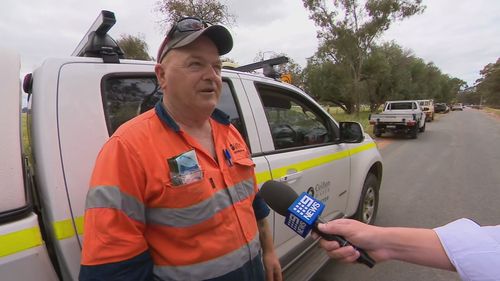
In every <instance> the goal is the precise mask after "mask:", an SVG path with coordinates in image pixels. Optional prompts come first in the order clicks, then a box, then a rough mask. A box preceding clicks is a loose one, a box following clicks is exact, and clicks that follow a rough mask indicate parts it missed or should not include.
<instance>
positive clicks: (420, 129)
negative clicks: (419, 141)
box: [418, 122, 427, 133]
mask: <svg viewBox="0 0 500 281" xmlns="http://www.w3.org/2000/svg"><path fill="white" fill-rule="evenodd" d="M426 123H427V122H426ZM426 123H424V125H423V126H422V128H419V129H418V130H419V131H420V132H421V133H423V132H425V124H426Z"/></svg>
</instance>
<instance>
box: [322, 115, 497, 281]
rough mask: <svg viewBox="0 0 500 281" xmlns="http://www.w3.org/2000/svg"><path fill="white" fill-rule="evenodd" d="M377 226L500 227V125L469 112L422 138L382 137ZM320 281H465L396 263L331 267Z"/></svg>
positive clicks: (443, 118)
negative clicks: (463, 223) (462, 223)
mask: <svg viewBox="0 0 500 281" xmlns="http://www.w3.org/2000/svg"><path fill="white" fill-rule="evenodd" d="M382 140H383V141H384V142H387V143H388V144H387V145H385V146H384V147H383V148H382V149H381V154H382V157H383V159H384V177H383V181H382V187H381V190H380V205H379V213H378V216H377V220H376V223H375V224H376V225H381V226H408V227H425V228H434V227H437V226H440V225H443V224H446V223H447V222H449V221H452V220H454V219H457V218H461V217H468V218H471V219H473V220H474V221H476V222H478V223H479V224H481V225H496V224H500V208H499V207H498V206H499V202H500V120H499V119H496V118H494V117H492V116H489V115H487V114H486V113H484V112H482V111H478V110H474V109H468V108H466V109H465V110H464V111H453V112H450V113H448V114H444V115H439V118H438V119H437V120H435V121H434V122H431V123H428V124H427V129H426V131H425V132H423V133H420V134H419V136H418V139H415V140H412V139H404V138H401V137H390V136H387V137H382ZM314 280H318V281H333V280H336V281H337V280H353V281H354V280H355V281H364V280H368V281H382V280H383V281H393V280H394V281H399V280H425V281H432V280H446V281H449V280H452V281H453V280H460V278H459V277H458V275H457V274H456V273H454V272H448V271H444V270H439V269H431V268H426V267H422V266H417V265H412V264H407V263H403V262H398V261H390V262H385V263H382V264H378V265H376V266H375V267H374V268H372V269H369V268H367V267H366V266H364V265H359V264H353V265H350V264H349V265H346V264H338V263H335V262H333V261H330V262H328V263H327V264H326V265H325V266H324V267H323V269H322V270H321V271H320V272H319V273H318V274H317V275H316V277H315V278H314Z"/></svg>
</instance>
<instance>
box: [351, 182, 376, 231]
mask: <svg viewBox="0 0 500 281" xmlns="http://www.w3.org/2000/svg"><path fill="white" fill-rule="evenodd" d="M379 188H380V183H379V181H378V180H377V177H375V175H374V174H371V173H370V174H368V176H367V177H366V179H365V183H364V184H363V192H361V197H360V198H359V205H358V210H357V211H356V214H355V215H354V217H353V218H354V219H356V220H359V221H361V222H364V223H367V224H373V223H375V217H376V216H377V210H378V190H379Z"/></svg>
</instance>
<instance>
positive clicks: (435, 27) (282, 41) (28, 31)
mask: <svg viewBox="0 0 500 281" xmlns="http://www.w3.org/2000/svg"><path fill="white" fill-rule="evenodd" d="M156 2H157V0H142V1H137V0H121V1H119V0H109V1H98V0H85V1H75V0H64V1H63V0H24V1H19V0H2V1H1V8H0V47H7V48H11V49H15V50H17V51H18V52H19V53H20V55H21V60H22V68H21V72H22V73H28V72H31V71H32V70H33V69H34V68H36V67H37V66H39V65H41V64H42V63H43V61H44V59H45V58H47V57H52V56H58V57H60V56H68V55H70V54H71V53H72V52H73V50H74V49H75V47H76V46H77V45H78V43H79V42H80V40H81V39H82V37H83V35H84V34H85V33H86V32H87V30H88V28H89V27H90V25H91V23H92V22H93V21H94V20H95V18H96V17H97V15H98V14H99V13H100V11H101V10H109V11H112V12H114V13H115V16H116V19H117V22H116V24H115V26H114V27H113V28H112V29H111V30H110V35H111V36H112V37H114V38H115V39H117V38H119V36H120V35H121V34H131V35H139V34H142V36H143V38H144V40H145V41H146V43H147V44H148V46H149V53H150V54H151V55H152V56H155V57H156V52H157V48H158V46H159V45H160V43H161V41H162V39H163V35H164V34H165V31H164V30H162V28H161V25H160V21H161V19H162V15H161V14H160V13H158V12H157V11H155V6H156ZM222 2H223V3H226V4H227V6H228V8H229V11H230V12H231V13H232V14H234V15H235V16H236V25H235V26H231V27H230V28H229V29H230V30H231V33H232V34H233V39H234V47H233V50H232V51H231V52H230V53H229V54H228V55H227V57H229V58H231V59H233V60H235V61H236V62H237V63H239V64H240V65H243V64H247V63H252V62H254V60H255V57H256V55H257V54H258V53H259V52H263V53H264V56H265V58H266V59H267V58H269V57H271V56H272V55H273V54H274V53H285V54H288V55H289V57H290V58H291V59H293V60H294V61H295V62H297V63H298V64H300V65H301V66H302V67H305V66H306V59H307V58H308V57H311V56H313V55H314V53H315V51H316V50H317V47H318V40H317V39H316V30H317V27H316V26H315V25H314V23H313V21H312V20H310V19H309V13H308V11H307V10H306V9H305V8H304V7H303V5H302V1H299V0H274V1H267V0H253V1H248V0H226V1H222ZM423 3H424V5H426V6H427V8H426V10H425V12H424V13H423V14H420V15H415V16H413V17H411V18H408V19H405V20H403V21H398V22H395V23H393V24H392V25H391V27H390V28H389V30H387V31H386V32H385V33H384V34H383V36H382V37H381V38H379V39H378V41H379V42H386V41H395V42H396V43H397V44H399V45H400V46H401V47H403V48H404V49H408V50H411V51H412V52H413V54H414V55H415V56H417V57H420V58H422V59H423V60H424V61H425V62H427V63H429V62H433V63H434V64H435V65H436V66H437V67H438V68H440V69H441V71H442V72H443V73H445V74H448V75H450V76H451V77H457V78H460V79H462V80H464V81H466V82H467V83H468V85H469V86H471V85H473V84H474V82H475V80H476V79H478V78H479V77H480V75H479V71H480V70H481V69H482V68H483V67H484V66H485V65H486V64H488V63H491V62H495V61H496V60H497V59H498V58H499V57H500V1H499V0H423Z"/></svg>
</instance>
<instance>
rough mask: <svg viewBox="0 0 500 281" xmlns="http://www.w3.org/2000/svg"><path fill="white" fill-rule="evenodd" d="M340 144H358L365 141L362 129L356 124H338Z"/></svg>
mask: <svg viewBox="0 0 500 281" xmlns="http://www.w3.org/2000/svg"><path fill="white" fill-rule="evenodd" d="M339 127H340V142H341V143H360V142H362V141H363V140H364V139H365V134H364V132H363V127H361V125H360V124H359V123H358V122H340V123H339Z"/></svg>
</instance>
